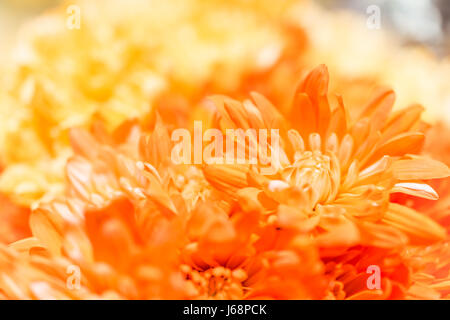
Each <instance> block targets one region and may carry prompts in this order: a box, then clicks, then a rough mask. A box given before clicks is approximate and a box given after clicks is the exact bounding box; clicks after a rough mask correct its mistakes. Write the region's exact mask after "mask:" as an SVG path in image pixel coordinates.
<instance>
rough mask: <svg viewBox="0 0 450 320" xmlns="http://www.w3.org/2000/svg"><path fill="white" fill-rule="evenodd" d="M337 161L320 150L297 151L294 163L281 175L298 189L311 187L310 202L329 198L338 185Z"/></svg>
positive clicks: (315, 202) (318, 201) (313, 202)
mask: <svg viewBox="0 0 450 320" xmlns="http://www.w3.org/2000/svg"><path fill="white" fill-rule="evenodd" d="M337 167H338V164H337V161H336V160H335V159H332V158H331V157H330V156H329V155H326V154H322V152H320V151H318V150H315V151H304V152H302V153H297V154H296V157H295V160H294V163H293V164H292V165H289V166H287V167H286V168H285V169H284V170H283V171H282V172H281V176H282V177H283V179H284V181H286V182H287V183H288V184H289V185H291V186H296V187H299V188H300V189H311V190H310V192H311V198H310V204H311V206H312V207H314V206H315V205H316V204H318V203H323V202H326V201H328V200H331V198H332V197H333V196H335V190H336V189H337V187H338V186H339V180H338V179H339V175H340V174H339V170H336V169H337Z"/></svg>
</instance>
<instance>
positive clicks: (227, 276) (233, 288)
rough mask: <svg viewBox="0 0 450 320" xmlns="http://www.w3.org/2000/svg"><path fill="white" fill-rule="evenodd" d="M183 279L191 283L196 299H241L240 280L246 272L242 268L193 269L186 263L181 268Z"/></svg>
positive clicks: (241, 280) (242, 292)
mask: <svg viewBox="0 0 450 320" xmlns="http://www.w3.org/2000/svg"><path fill="white" fill-rule="evenodd" d="M181 270H182V272H183V274H184V276H185V279H186V280H187V281H188V282H189V283H190V284H191V285H192V286H191V287H192V289H193V295H194V297H195V298H197V299H211V298H212V299H242V298H243V295H244V289H243V287H242V282H243V281H244V280H245V279H246V278H247V274H246V272H245V271H244V270H242V269H235V270H230V269H228V268H224V267H214V268H209V269H207V270H204V271H198V270H194V269H192V268H191V267H189V266H187V265H183V266H182V268H181Z"/></svg>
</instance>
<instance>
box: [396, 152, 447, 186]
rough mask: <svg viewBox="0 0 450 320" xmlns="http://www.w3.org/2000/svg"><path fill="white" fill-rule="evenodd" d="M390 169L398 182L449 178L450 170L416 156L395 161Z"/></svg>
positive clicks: (438, 162)
mask: <svg viewBox="0 0 450 320" xmlns="http://www.w3.org/2000/svg"><path fill="white" fill-rule="evenodd" d="M391 168H392V171H393V173H394V176H395V177H396V178H397V179H399V180H426V179H440V178H446V177H448V176H450V169H449V168H448V167H447V166H446V165H445V164H443V163H442V162H440V161H436V160H432V159H429V158H425V157H418V156H414V157H411V159H402V160H398V161H395V162H394V163H393V164H392V166H391Z"/></svg>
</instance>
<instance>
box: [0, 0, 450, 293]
mask: <svg viewBox="0 0 450 320" xmlns="http://www.w3.org/2000/svg"><path fill="white" fill-rule="evenodd" d="M194 2H195V1H194ZM263 2H264V1H263ZM161 10H162V9H161ZM201 10H205V8H204V7H201ZM243 10H244V8H240V11H239V10H238V11H239V12H241V13H242V12H245V11H243ZM258 10H260V11H257V9H255V8H254V7H252V8H251V9H250V11H251V12H255V15H262V13H261V12H262V11H263V10H264V7H263V8H258ZM256 13H257V14H256ZM178 14H179V15H182V14H181V13H180V12H178ZM139 21H141V20H139ZM169 22H171V23H174V24H175V25H176V24H177V23H179V22H177V23H175V22H173V21H169ZM106 25H107V24H106ZM144 25H146V24H145V23H144ZM120 26H121V25H120V24H119V25H118V26H117V29H115V30H114V32H115V33H114V34H113V33H112V32H110V33H108V32H106V33H105V30H103V31H102V32H100V31H99V32H98V33H99V34H101V36H99V39H103V38H104V37H106V38H108V37H113V38H114V37H119V35H121V33H124V32H125V31H124V29H121V28H120ZM228 26H229V24H227V27H228ZM122 27H123V26H122ZM123 28H124V27H123ZM181 29H183V28H180V30H178V29H176V28H174V29H173V30H178V31H179V32H180V34H183V35H189V34H190V33H187V34H186V33H184V32H186V30H185V29H183V30H181ZM219 29H220V28H219ZM256 29H257V28H256ZM288 29H289V28H288ZM250 30H252V29H251V28H250ZM283 30H284V29H283ZM110 31H111V30H110ZM128 31H129V30H128ZM75 32H76V31H75ZM135 32H136V34H134V33H132V32H127V33H126V37H125V38H123V37H122V36H120V38H121V39H127V40H126V41H128V42H129V43H128V42H127V43H125V42H114V41H113V42H114V43H116V44H117V45H118V47H120V48H122V49H123V48H127V49H129V50H121V49H120V48H116V49H117V51H113V52H112V53H109V54H111V55H113V58H112V59H111V61H115V59H114V58H115V57H114V54H117V55H119V56H120V58H121V59H122V58H126V61H128V62H129V63H125V64H123V65H121V66H122V67H123V69H121V70H117V72H116V74H115V75H116V77H114V78H108V77H106V75H105V74H103V73H102V71H105V70H106V69H108V70H109V67H111V66H108V65H107V63H108V61H106V62H104V64H100V62H99V61H97V63H98V65H86V64H85V60H84V59H85V56H84V54H83V52H80V51H81V50H82V48H75V47H70V48H71V50H74V52H78V53H79V55H76V57H77V59H79V60H75V61H78V62H79V63H80V66H85V68H86V70H84V69H79V70H78V69H77V68H73V69H70V68H69V69H68V70H67V69H64V68H63V67H62V66H64V67H67V65H65V64H64V59H63V54H62V53H63V52H64V51H61V54H60V56H58V60H57V62H55V63H54V64H52V63H51V62H50V61H48V60H45V63H44V65H46V66H47V64H48V65H49V66H54V67H55V69H56V70H60V68H62V69H64V70H66V71H67V73H68V74H69V75H70V84H67V85H65V81H64V80H63V79H61V81H62V82H61V83H60V85H61V88H62V89H61V93H60V95H58V94H56V93H55V92H58V90H57V88H53V87H52V85H56V84H57V82H55V80H54V79H53V80H50V79H51V78H52V77H54V76H55V74H51V73H49V72H44V71H43V70H42V69H41V68H42V64H41V63H42V61H41V62H39V61H37V62H36V61H34V62H33V64H30V65H29V66H27V67H23V68H21V69H20V70H19V71H18V75H17V77H18V78H17V79H18V80H17V83H19V84H20V85H19V84H16V86H15V87H14V90H16V91H17V92H19V91H20V93H21V94H18V93H17V92H16V91H14V90H13V94H12V98H11V97H10V98H11V99H13V98H14V97H15V98H17V101H19V100H20V103H21V104H22V106H24V107H25V109H27V110H28V111H27V112H30V113H27V114H26V116H25V118H26V119H31V120H30V121H31V122H32V126H36V127H38V129H36V130H34V131H32V132H33V135H32V137H33V138H36V139H37V140H39V141H40V143H42V144H43V145H44V146H43V147H42V149H46V150H47V151H46V152H47V153H49V154H50V155H51V156H53V158H57V157H60V156H61V158H62V159H63V160H64V161H63V163H64V168H65V169H64V172H65V179H63V180H62V182H61V181H59V183H62V184H63V189H64V191H63V192H62V193H52V194H51V197H45V199H43V200H42V201H39V202H34V203H33V205H31V206H30V205H29V201H16V202H20V203H21V204H22V207H21V208H20V210H19V209H18V207H17V205H15V204H13V202H14V200H16V198H20V195H21V192H19V191H20V190H18V189H21V190H22V191H23V190H24V189H25V190H26V187H24V184H23V181H22V180H26V178H27V177H26V174H25V173H27V172H32V173H33V174H34V171H20V169H23V166H22V167H20V166H18V165H17V163H20V161H22V162H24V161H25V160H24V158H21V160H20V161H18V160H17V159H18V158H20V156H18V158H14V157H13V155H11V154H8V158H7V161H5V162H6V165H5V170H9V169H8V168H10V166H9V164H8V162H10V163H14V166H15V168H16V170H15V171H14V172H16V174H18V175H20V176H21V177H20V179H22V180H21V183H20V184H18V185H14V186H15V187H14V188H12V189H13V190H9V191H11V192H10V196H8V197H6V196H2V197H3V198H0V202H1V203H2V204H3V203H4V204H5V205H2V208H1V209H0V221H1V223H2V224H0V226H1V227H3V228H5V231H4V232H3V231H2V235H1V236H2V237H1V238H0V239H1V241H0V298H2V299H265V298H269V299H417V298H419V299H440V298H449V297H450V244H449V242H450V238H449V236H448V231H449V230H450V210H449V208H450V193H449V190H450V188H449V187H448V182H449V179H448V177H449V176H450V169H449V168H448V166H447V165H448V164H449V162H450V157H449V155H450V145H449V143H448V142H445V141H442V137H443V136H445V134H446V132H448V131H446V130H448V129H446V128H445V127H444V126H443V127H440V126H434V127H431V128H430V126H429V125H427V124H425V123H424V122H423V121H422V120H421V113H422V112H423V111H424V108H423V107H421V106H420V105H412V106H410V107H407V108H405V109H401V110H392V109H393V106H394V102H395V94H394V92H393V91H392V90H391V89H388V88H379V89H377V90H376V91H375V92H374V93H373V94H372V96H371V97H369V98H368V99H367V101H366V102H365V103H364V104H363V105H361V106H359V107H357V108H356V107H352V108H351V109H350V108H349V107H348V106H347V104H346V102H345V101H346V100H345V96H344V97H341V96H340V95H337V94H333V92H329V73H328V69H327V67H326V66H325V65H320V66H318V67H316V68H315V69H313V70H311V71H309V72H307V73H306V74H305V75H304V76H303V77H302V78H301V79H300V82H299V83H298V84H297V85H293V84H292V77H293V76H292V73H294V71H297V70H298V69H301V68H300V65H301V63H300V62H299V61H298V60H297V57H298V56H299V55H300V53H301V48H302V46H301V45H298V44H296V45H294V44H293V43H290V42H289V41H288V40H286V39H284V40H283V41H282V43H285V42H286V43H290V44H289V45H286V46H285V47H281V48H280V50H281V51H282V52H283V53H280V54H279V55H277V57H276V59H275V60H276V62H272V63H270V66H269V68H268V69H267V70H265V71H264V72H262V71H260V70H258V71H255V70H253V71H245V72H244V71H243V69H244V66H234V67H235V68H237V69H239V70H238V71H236V72H235V73H232V72H230V74H232V76H233V77H235V78H236V79H234V80H236V81H234V80H233V81H231V80H230V79H229V78H227V80H226V81H224V82H225V83H227V84H228V85H229V84H230V83H233V84H234V85H233V86H231V87H229V86H225V85H224V84H223V83H221V82H220V76H221V73H218V72H216V71H214V70H213V68H212V67H211V70H210V69H209V68H206V69H207V70H208V72H206V73H205V74H202V75H201V77H202V79H201V80H199V79H195V80H193V81H192V83H196V84H197V85H198V87H195V86H193V85H192V84H191V85H190V86H188V85H187V84H186V83H188V82H189V81H187V80H186V79H184V77H185V76H186V75H185V74H183V73H182V72H180V73H177V72H176V71H175V72H169V71H164V70H159V69H155V70H156V71H154V73H152V74H151V76H150V75H149V74H147V76H150V78H153V77H158V78H161V79H163V80H164V81H167V86H168V89H167V90H162V89H160V88H159V87H158V90H161V92H159V91H158V90H157V91H158V93H157V94H156V93H155V92H154V91H152V90H150V91H152V93H151V94H150V93H149V92H148V90H147V91H146V87H145V86H144V84H142V83H140V82H139V79H141V80H142V79H147V80H148V77H147V76H145V74H142V73H141V72H144V73H145V72H150V71H149V70H153V69H154V66H155V65H159V66H160V68H163V67H162V66H164V65H165V64H164V63H163V62H162V61H160V60H158V59H156V60H155V61H153V60H152V59H150V58H143V56H146V55H149V56H152V53H153V52H156V53H155V55H154V56H153V57H159V58H161V59H162V57H164V55H165V54H167V52H166V51H164V50H163V51H162V52H163V53H161V52H160V51H161V50H162V49H164V48H165V49H167V47H169V45H168V44H165V45H161V47H157V48H154V47H151V48H150V47H149V48H147V47H144V46H142V45H139V44H137V43H136V42H134V39H135V38H139V37H140V36H141V32H143V30H140V29H137V30H135ZM174 32H175V31H174ZM284 32H286V33H283V34H284V35H285V36H286V37H288V36H289V37H293V38H296V39H297V37H298V36H299V35H301V31H299V30H296V31H292V30H291V29H289V31H287V30H285V31H284ZM155 34H156V32H155ZM269 34H270V32H269ZM137 35H139V36H137ZM94 36H95V34H94V35H93V37H94ZM243 36H244V35H243ZM73 37H75V38H76V37H82V35H80V34H76V33H75V35H73ZM102 37H103V38H102ZM194 38H195V37H194ZM195 39H197V38H195ZM289 39H290V38H289ZM41 40H42V39H41ZM44 40H45V41H44ZM44 40H42V41H43V42H42V43H37V44H36V46H37V47H39V45H42V46H43V47H45V48H47V49H48V48H49V47H50V46H51V44H52V43H53V42H52V41H54V40H55V38H53V37H50V38H49V39H47V38H44ZM91 41H93V40H92V39H91ZM109 43H110V42H108V44H109ZM225 43H227V42H226V41H225ZM54 45H55V46H57V44H56V43H54ZM86 46H87V47H91V46H93V44H92V43H91V42H87V43H86ZM100 46H101V44H100ZM192 46H193V47H195V45H194V44H192ZM197 46H199V47H200V44H197ZM223 46H224V47H226V44H223ZM230 46H231V47H232V45H230ZM105 47H108V46H106V45H105ZM188 47H189V46H188ZM256 47H258V48H256V49H254V51H255V52H260V51H261V50H260V49H261V48H260V47H259V45H258V44H257V45H256ZM53 49H55V48H53ZM55 50H56V49H55ZM58 50H60V49H58ZM192 50H194V49H192ZM252 50H253V49H252ZM252 50H250V51H252ZM194 52H195V50H194ZM198 52H203V51H202V50H200V49H199V50H198ZM270 52H271V51H270V50H269V53H270ZM184 53H185V52H184ZM272 53H273V52H272ZM72 54H73V52H72ZM99 54H101V53H99ZM178 54H179V53H178ZM269 56H270V55H269ZM265 57H266V58H267V52H266V56H265ZM53 58H54V57H53ZM47 59H50V57H47ZM121 59H119V60H121ZM197 59H198V57H195V58H193V57H189V56H188V57H186V60H184V59H182V57H179V58H176V59H173V60H174V61H192V60H197ZM211 59H212V60H214V59H215V56H214V55H213V58H211ZM235 60H236V61H241V62H242V61H244V60H243V59H242V57H237V58H235V59H231V60H230V61H227V62H223V61H222V63H223V64H222V66H227V67H230V68H232V67H233V62H234V61H235ZM263 60H264V59H263ZM269 60H270V59H269ZM137 62H139V63H137ZM197 63H198V62H197ZM212 65H213V63H212ZM69 66H70V64H69ZM107 67H108V68H107ZM33 68H34V69H33ZM103 68H105V70H103ZM111 68H112V67H111ZM194 69H195V68H194ZM180 70H185V69H183V68H181V67H180ZM47 71H48V70H47ZM239 71H240V72H239ZM92 73H94V74H92ZM296 73H297V72H296ZM169 74H172V75H175V77H178V78H177V79H171V78H170V77H169ZM59 75H61V73H59ZM166 77H167V79H166ZM199 77H200V75H199ZM203 77H204V78H205V79H203ZM297 77H299V75H297ZM208 79H209V80H208ZM211 79H219V80H211ZM131 80H132V81H131ZM90 81H91V82H90ZM150 87H152V86H150ZM30 88H32V89H30ZM77 88H78V90H79V92H76V90H77ZM152 88H154V87H152ZM180 88H181V89H180ZM147 89H148V88H147ZM155 90H156V89H155ZM216 90H217V91H219V92H220V91H224V92H228V93H230V96H217V95H215V96H208V95H207V93H208V92H211V91H216ZM30 91H32V92H30ZM256 91H259V92H260V93H258V92H256ZM261 93H263V94H261ZM367 93H369V92H367ZM153 94H154V95H155V96H158V98H154V97H153ZM266 96H268V97H266ZM30 97H31V98H30ZM67 97H79V98H80V99H82V101H83V103H82V105H83V107H86V109H82V110H78V109H77V108H72V109H70V112H69V113H70V115H69V116H67V114H65V112H66V111H65V110H66V109H64V108H63V109H61V110H60V113H58V114H52V113H51V112H50V111H51V110H53V108H56V109H57V107H60V106H61V105H62V106H64V104H63V103H62V102H61V101H64V102H67V101H68V100H70V99H68V98H67ZM186 97H187V98H186ZM153 99H154V100H153ZM147 100H149V101H150V100H151V101H152V103H151V105H152V107H151V108H148V109H147V108H146V107H145V106H147V105H146V101H147ZM200 100H202V101H203V102H202V103H198V101H200ZM17 101H16V102H15V103H19V102H17ZM58 101H59V102H58ZM74 103H75V102H74ZM127 104H132V105H133V106H135V107H136V108H137V109H131V110H134V111H136V112H134V113H133V114H132V116H129V117H128V118H129V119H126V120H123V117H125V116H126V114H124V113H126V112H124V111H125V110H130V109H129V108H130V107H124V108H128V109H123V110H122V109H121V106H123V105H127ZM45 106H51V107H52V108H51V109H50V111H48V110H47V111H43V110H44V109H45V108H44V107H45ZM99 106H102V107H103V108H104V109H102V110H101V111H99V110H98V109H101V108H99ZM141 109H142V110H141ZM107 110H116V111H117V113H114V114H112V115H111V114H108V112H107ZM137 110H138V111H137ZM77 112H78V113H79V114H81V115H82V117H81V118H77V117H76V114H77ZM74 114H75V115H74ZM118 114H121V116H118ZM58 117H61V118H63V119H64V121H65V122H64V125H65V126H67V127H72V128H71V129H70V130H63V129H61V128H62V127H61V123H60V122H59V120H60V119H58ZM19 118H20V117H19ZM85 118H86V119H89V120H86V119H85ZM112 118H113V119H112ZM125 118H127V117H125ZM57 120H58V121H57ZM194 120H195V121H201V122H202V124H203V127H204V128H205V129H209V128H214V129H217V130H220V131H221V132H223V133H224V134H226V130H227V129H242V130H248V129H254V130H260V129H266V130H267V132H271V130H273V129H275V130H278V131H277V132H279V135H280V141H279V146H277V147H279V150H278V151H277V152H279V155H278V156H277V160H278V161H277V162H276V163H272V164H271V165H272V167H274V168H275V171H274V172H271V174H269V175H267V174H262V172H263V169H264V166H263V165H261V164H260V163H262V162H261V161H257V162H256V163H252V164H247V163H244V164H241V163H239V164H237V163H234V164H227V163H225V161H224V164H207V163H203V164H195V163H194V162H192V164H187V163H183V164H176V163H174V161H173V160H172V158H171V153H172V150H173V148H174V147H175V145H174V142H173V140H172V139H171V133H172V132H173V131H174V130H176V129H178V128H180V126H183V127H184V128H186V129H187V130H192V128H191V126H190V124H191V123H193V121H194ZM40 121H43V122H40ZM21 123H22V124H24V125H25V124H27V125H28V124H29V122H27V121H23V122H21ZM46 124H48V127H45V125H46ZM74 124H76V125H77V126H80V128H73V127H74ZM82 124H83V125H85V124H88V125H87V126H86V125H85V126H84V127H82V128H81V126H82ZM51 128H53V129H54V128H59V129H58V130H56V129H55V130H50V129H51ZM16 129H17V128H16ZM34 135H35V136H34ZM52 135H53V136H52ZM65 135H67V136H68V138H67V137H66V136H65ZM447 135H448V133H447ZM17 136H19V135H17ZM426 137H427V138H428V139H427V140H426V139H425V138H426ZM22 138H23V137H20V138H18V139H19V140H13V141H16V142H18V141H20V139H22ZM66 139H68V140H70V149H71V150H72V151H71V153H70V156H68V157H63V156H62V155H61V154H63V153H65V152H66V151H65V148H64V147H63V146H65V142H66V141H65V140H66ZM249 139H251V137H249ZM235 143H238V142H237V141H235ZM254 143H256V144H257V143H258V142H257V141H256V142H254ZM34 147H35V146H34ZM269 147H270V146H269ZM30 148H33V146H30ZM39 148H40V146H39ZM8 150H10V151H11V150H12V148H10V149H8ZM39 150H40V149H39ZM247 151H248V150H247ZM11 153H13V152H11ZM226 153H227V150H224V152H223V157H224V158H225V157H226V156H227V154H226ZM51 156H50V157H48V158H46V157H41V158H40V159H39V161H40V162H39V163H40V165H42V163H44V164H45V162H46V161H50V160H48V159H49V158H52V157H51ZM259 156H260V155H259V154H258V157H259ZM28 158H31V157H30V156H29V154H28ZM433 158H434V159H433ZM66 159H67V161H66ZM260 160H261V159H260ZM264 160H267V159H264ZM26 161H29V163H32V161H31V160H30V159H27V160H26ZM47 163H50V162H47ZM264 165H265V166H266V165H267V163H266V162H264ZM10 172H11V171H10ZM20 173H21V174H20ZM11 176H12V174H10V175H9V176H7V178H8V179H11ZM445 178H447V179H445ZM4 179H6V178H4ZM50 180H51V179H50ZM4 181H5V180H4ZM4 181H3V182H4ZM0 182H1V181H0ZM45 183H46V184H43V185H44V189H45V186H48V185H50V184H51V183H48V181H46V182H45ZM43 185H42V184H41V185H40V188H37V189H36V185H33V188H34V189H33V188H32V190H33V191H35V194H34V196H36V194H39V196H42V194H43V192H42V190H41V189H42V187H43ZM18 186H19V187H20V186H22V188H19V187H18ZM25 186H26V185H25ZM36 190H37V191H36ZM47 191H48V190H47ZM438 193H440V195H441V199H440V200H438V201H437V199H438V197H439V196H438ZM22 194H24V193H23V192H22ZM25 194H26V195H27V196H30V194H32V195H33V192H28V193H27V192H25ZM55 194H57V195H55ZM10 198H11V199H12V200H11V199H10ZM49 198H50V199H49ZM6 204H8V206H6ZM18 217H20V218H18ZM24 221H25V222H24ZM24 224H25V225H28V224H29V227H30V230H27V228H26V227H25V226H24ZM372 271H375V276H377V277H378V278H377V279H375V281H373V282H372V279H373V276H374V274H373V272H372ZM371 277H372V278H371Z"/></svg>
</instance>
